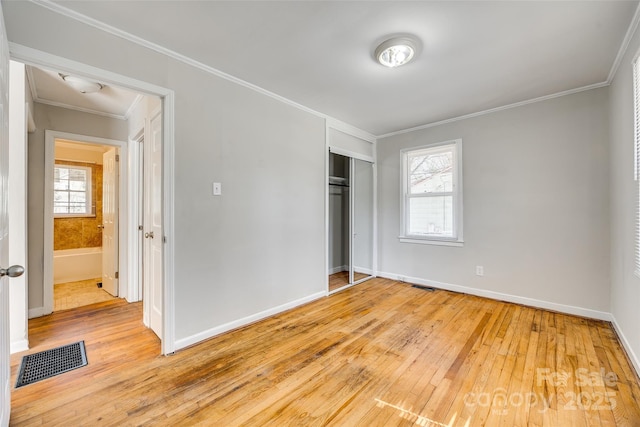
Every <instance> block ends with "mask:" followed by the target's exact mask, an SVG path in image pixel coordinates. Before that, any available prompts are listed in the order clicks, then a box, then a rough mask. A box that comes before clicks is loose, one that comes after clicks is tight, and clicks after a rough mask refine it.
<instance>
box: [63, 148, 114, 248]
mask: <svg viewBox="0 0 640 427" xmlns="http://www.w3.org/2000/svg"><path fill="white" fill-rule="evenodd" d="M56 164H60V165H76V166H86V167H90V168H91V171H92V176H91V186H92V192H93V193H92V194H93V203H94V205H95V207H96V209H95V212H96V216H95V217H86V218H54V220H53V250H54V251H57V250H60V249H76V248H93V247H99V246H102V230H101V229H100V228H98V225H101V224H102V165H97V164H92V163H82V162H68V161H59V160H56Z"/></svg>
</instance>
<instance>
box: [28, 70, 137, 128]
mask: <svg viewBox="0 0 640 427" xmlns="http://www.w3.org/2000/svg"><path fill="white" fill-rule="evenodd" d="M27 78H28V79H29V87H30V89H31V94H32V96H33V99H34V101H36V102H40V103H43V104H48V105H54V106H58V107H63V108H71V109H73V110H78V111H84V112H86V113H92V114H100V115H103V116H107V117H113V118H118V119H127V118H128V117H129V113H130V111H131V108H132V107H133V106H135V104H136V103H137V102H139V100H140V98H141V97H142V95H138V94H137V93H135V92H131V91H128V90H125V89H122V88H120V87H116V86H111V85H105V86H104V87H103V88H102V90H100V91H98V92H95V93H80V92H78V91H77V90H76V89H74V88H72V87H71V86H69V85H68V84H67V83H65V82H64V80H62V78H61V77H60V75H59V74H58V73H57V72H55V71H50V70H44V69H39V68H36V67H32V66H27Z"/></svg>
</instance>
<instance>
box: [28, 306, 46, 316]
mask: <svg viewBox="0 0 640 427" xmlns="http://www.w3.org/2000/svg"><path fill="white" fill-rule="evenodd" d="M46 314H47V312H46V310H45V308H44V307H36V308H30V309H29V314H28V316H29V319H33V318H35V317H42V316H44V315H46Z"/></svg>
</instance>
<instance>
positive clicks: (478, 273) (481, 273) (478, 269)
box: [476, 265, 484, 276]
mask: <svg viewBox="0 0 640 427" xmlns="http://www.w3.org/2000/svg"><path fill="white" fill-rule="evenodd" d="M476 276H484V267H483V266H481V265H476Z"/></svg>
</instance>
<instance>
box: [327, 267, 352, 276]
mask: <svg viewBox="0 0 640 427" xmlns="http://www.w3.org/2000/svg"><path fill="white" fill-rule="evenodd" d="M342 271H349V266H348V265H341V266H338V267H333V268H329V274H330V275H331V274H336V273H340V272H342Z"/></svg>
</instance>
